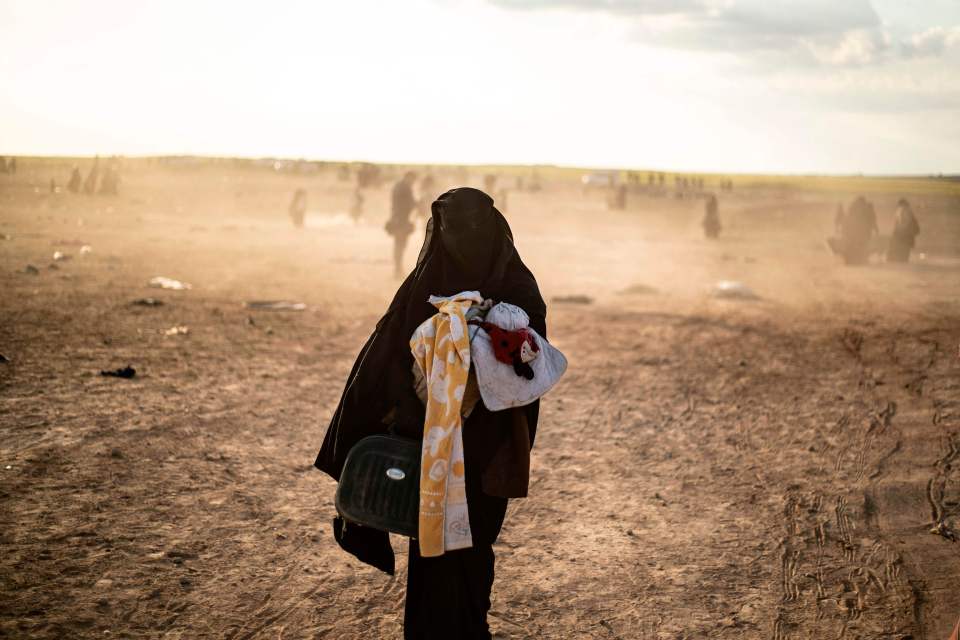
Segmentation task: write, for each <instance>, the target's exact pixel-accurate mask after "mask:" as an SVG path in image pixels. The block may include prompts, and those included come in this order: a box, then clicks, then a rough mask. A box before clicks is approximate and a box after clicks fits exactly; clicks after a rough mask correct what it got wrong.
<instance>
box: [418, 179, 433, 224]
mask: <svg viewBox="0 0 960 640" xmlns="http://www.w3.org/2000/svg"><path fill="white" fill-rule="evenodd" d="M436 189H437V187H436V180H435V179H434V177H433V175H432V174H429V173H428V174H427V175H425V176H423V178H421V179H420V188H419V189H418V193H419V195H420V201H419V204H418V206H417V213H418V215H419V217H421V218H423V219H424V220H426V219H427V218H429V217H430V215H431V212H430V204H431V203H432V202H433V200H434V199H435V198H436V196H437V194H436V193H434V192H435V191H436Z"/></svg>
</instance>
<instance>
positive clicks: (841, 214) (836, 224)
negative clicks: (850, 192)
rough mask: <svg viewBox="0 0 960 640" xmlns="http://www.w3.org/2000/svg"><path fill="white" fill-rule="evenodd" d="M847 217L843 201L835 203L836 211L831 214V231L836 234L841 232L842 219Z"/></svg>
mask: <svg viewBox="0 0 960 640" xmlns="http://www.w3.org/2000/svg"><path fill="white" fill-rule="evenodd" d="M846 217H847V213H846V212H845V211H844V210H843V203H842V202H841V203H839V204H838V205H837V213H836V215H834V216H833V232H834V233H836V234H837V235H838V236H839V235H841V234H842V233H843V221H844V219H845V218H846Z"/></svg>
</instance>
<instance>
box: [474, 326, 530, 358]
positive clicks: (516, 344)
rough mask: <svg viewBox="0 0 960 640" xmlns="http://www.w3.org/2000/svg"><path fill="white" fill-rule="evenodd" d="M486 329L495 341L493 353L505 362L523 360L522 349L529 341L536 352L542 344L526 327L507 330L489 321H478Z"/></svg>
mask: <svg viewBox="0 0 960 640" xmlns="http://www.w3.org/2000/svg"><path fill="white" fill-rule="evenodd" d="M476 324H478V325H480V328H482V329H483V330H484V331H486V332H487V333H488V334H490V341H491V342H492V343H493V355H494V356H495V357H496V358H497V360H499V361H500V362H503V363H504V364H510V365H512V364H515V363H517V362H521V358H520V350H521V348H522V347H523V344H524V343H527V344H528V345H529V347H530V349H532V350H533V352H534V353H536V352H538V351H540V346H539V345H538V344H537V341H536V340H534V338H533V335H531V333H530V331H528V330H527V329H526V328H523V329H519V330H517V331H507V330H506V329H501V328H500V327H498V326H497V325H495V324H490V323H489V322H477V323H476Z"/></svg>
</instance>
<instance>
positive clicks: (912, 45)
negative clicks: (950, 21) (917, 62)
mask: <svg viewBox="0 0 960 640" xmlns="http://www.w3.org/2000/svg"><path fill="white" fill-rule="evenodd" d="M954 47H957V48H960V27H950V28H945V27H931V28H930V29H927V30H926V31H922V32H920V33H916V34H914V35H912V36H911V37H910V38H908V39H906V40H904V41H902V42H901V43H900V53H901V55H902V56H903V57H904V58H924V57H936V56H939V55H942V54H943V53H945V52H946V51H947V50H948V49H952V48H954Z"/></svg>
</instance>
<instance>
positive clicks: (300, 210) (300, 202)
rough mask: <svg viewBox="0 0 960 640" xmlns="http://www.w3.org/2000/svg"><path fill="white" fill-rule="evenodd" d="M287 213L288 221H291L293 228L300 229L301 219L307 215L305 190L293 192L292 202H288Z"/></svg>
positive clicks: (301, 226) (301, 225)
mask: <svg viewBox="0 0 960 640" xmlns="http://www.w3.org/2000/svg"><path fill="white" fill-rule="evenodd" d="M289 213H290V219H291V220H292V221H293V226H294V227H296V228H297V229H302V228H303V219H304V218H305V217H306V215H307V190H306V189H297V190H296V191H294V192H293V200H291V201H290V207H289Z"/></svg>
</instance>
